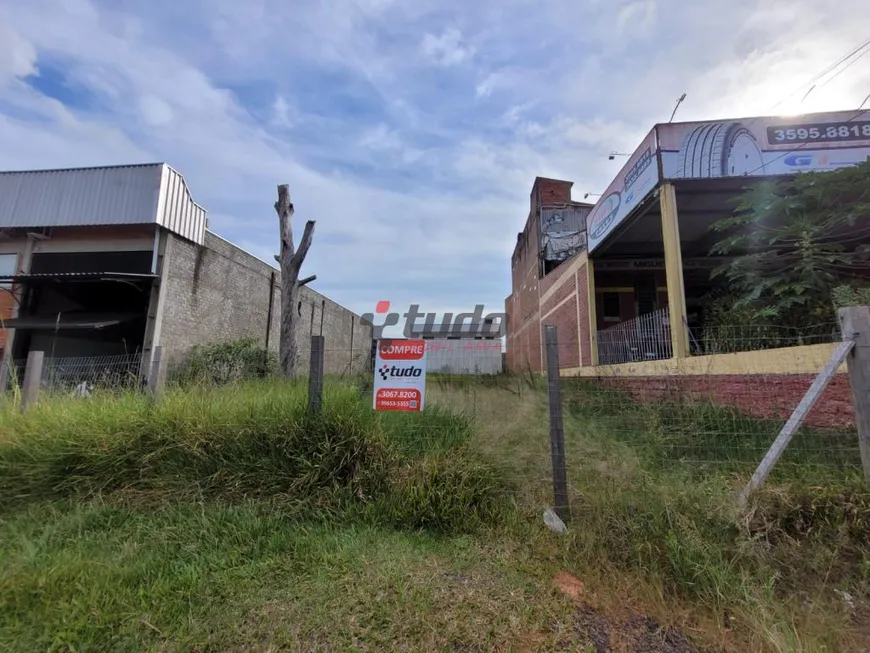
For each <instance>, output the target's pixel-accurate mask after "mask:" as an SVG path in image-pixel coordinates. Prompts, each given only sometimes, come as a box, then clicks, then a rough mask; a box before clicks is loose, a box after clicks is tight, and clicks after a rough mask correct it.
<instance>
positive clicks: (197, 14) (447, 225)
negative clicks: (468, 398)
mask: <svg viewBox="0 0 870 653" xmlns="http://www.w3.org/2000/svg"><path fill="white" fill-rule="evenodd" d="M865 3H866V0H841V2H839V3H837V4H836V5H831V4H830V2H823V1H822V0H792V1H791V2H788V3H784V2H780V3H771V2H763V1H762V0H727V1H724V0H695V2H691V3H688V2H683V1H678V0H586V1H582V0H534V1H526V0H475V1H474V2H468V1H467V0H319V1H318V0H290V1H288V0H283V1H277V0H275V1H273V0H245V1H244V2H239V1H238V0H172V1H169V0H152V1H151V2H148V3H144V2H136V1H134V0H27V1H26V2H23V1H21V0H0V169H4V170H22V169H32V168H62V167H76V166H93V165H116V164H130V163H145V162H155V161H165V162H166V163H169V164H170V165H171V166H173V167H174V168H175V169H176V170H178V171H179V172H180V173H181V174H182V175H184V177H185V179H186V180H187V183H188V187H189V188H190V190H191V193H192V194H193V197H194V199H195V201H197V202H198V203H199V204H201V205H202V206H204V207H205V208H206V209H207V210H208V211H209V215H210V228H211V230H212V231H215V232H217V233H218V234H220V235H221V236H223V237H224V238H227V239H229V240H231V241H232V242H234V243H236V244H238V245H239V246H241V247H243V248H244V249H246V250H248V251H250V252H251V253H253V254H255V255H257V256H259V257H260V258H262V259H264V260H266V261H268V262H270V263H274V260H273V255H274V254H275V253H277V251H278V222H277V217H276V215H275V212H274V209H273V203H274V201H275V199H276V186H277V185H278V184H281V183H287V184H289V185H290V190H291V195H292V199H293V202H294V205H295V207H296V216H295V218H294V226H295V230H296V233H297V234H298V235H301V232H302V228H303V225H304V222H305V220H309V219H310V220H316V223H317V225H316V231H315V236H314V241H313V244H312V247H311V250H310V251H309V255H308V258H307V259H306V261H305V265H304V266H303V270H302V276H308V275H312V274H316V275H317V280H316V281H315V282H314V283H312V284H311V286H312V288H314V289H315V290H317V291H319V292H321V293H323V294H325V295H327V296H328V297H330V298H331V299H333V300H335V301H337V302H339V303H340V304H342V305H344V306H346V307H348V308H350V309H351V310H353V311H355V312H357V313H365V312H371V311H373V310H374V307H375V304H376V302H378V301H381V300H388V301H390V302H391V304H392V308H393V310H395V309H397V308H399V309H404V308H405V307H407V306H408V305H410V304H418V305H419V306H420V309H421V310H422V311H429V312H436V313H443V312H448V311H449V312H454V313H455V312H463V311H470V310H472V309H473V308H474V306H475V305H477V304H483V305H484V307H485V309H486V312H490V311H492V312H500V311H503V310H504V300H505V297H506V296H507V295H508V294H509V293H510V258H511V253H512V251H513V247H514V244H515V243H516V237H517V232H518V231H521V230H522V228H523V225H524V223H525V220H526V218H527V216H528V211H529V193H530V192H531V187H532V183H533V181H534V179H535V177H536V176H544V177H554V178H560V179H567V180H571V181H573V182H574V188H573V192H574V199H575V200H582V198H583V194H584V193H587V192H589V193H601V192H602V191H603V190H604V189H605V188H606V186H607V185H608V183H609V182H610V180H611V179H612V178H613V176H614V175H615V174H616V173H617V172H618V171H619V167H620V165H621V161H620V160H619V159H617V160H615V161H609V160H608V158H607V154H608V153H609V152H610V151H612V150H616V151H618V152H631V151H633V150H634V149H635V147H636V146H637V145H638V144H639V142H640V140H641V139H642V138H643V136H644V135H645V134H646V133H647V132H649V130H650V128H651V127H652V125H653V124H654V123H656V122H665V121H667V120H668V118H669V116H670V113H671V111H672V109H673V107H674V103H675V101H676V99H677V98H678V97H679V96H680V95H681V94H682V93H686V99H685V101H684V102H683V103H682V105H681V106H680V108H679V111H678V114H677V119H678V120H706V119H714V118H729V117H743V116H755V115H769V114H773V115H776V114H779V113H802V112H810V111H826V110H840V109H854V108H857V106H858V105H859V104H860V103H861V101H862V100H863V99H864V98H865V97H866V96H867V95H868V94H870V56H866V57H864V58H861V59H857V60H855V61H854V62H853V64H852V65H851V66H850V67H849V68H848V69H846V70H844V71H843V72H842V73H841V74H837V75H836V76H832V75H828V76H827V77H825V78H822V79H820V80H819V81H818V82H817V83H816V88H815V89H813V91H812V92H811V93H810V94H809V95H808V96H807V97H806V98H803V96H804V94H805V92H806V90H807V88H808V86H807V81H808V80H809V79H811V78H812V77H814V76H815V75H816V74H817V73H819V72H821V71H823V70H824V69H825V68H826V67H828V66H829V65H830V64H832V63H834V62H835V61H836V60H837V59H839V58H840V57H841V56H843V55H845V54H846V53H848V52H849V51H850V50H851V49H852V48H854V47H856V46H857V45H859V44H860V43H861V42H863V41H864V40H866V39H868V38H870V14H868V12H867V11H866V7H865ZM865 54H866V53H865ZM593 199H594V197H593ZM297 239H298V236H297Z"/></svg>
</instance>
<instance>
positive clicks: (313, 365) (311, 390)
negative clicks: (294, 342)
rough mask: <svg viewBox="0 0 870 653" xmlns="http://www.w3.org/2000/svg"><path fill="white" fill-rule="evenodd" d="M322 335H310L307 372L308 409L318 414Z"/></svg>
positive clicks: (319, 405) (321, 390)
mask: <svg viewBox="0 0 870 653" xmlns="http://www.w3.org/2000/svg"><path fill="white" fill-rule="evenodd" d="M323 343H324V338H323V336H311V360H310V366H309V372H308V410H309V412H310V413H311V414H312V415H320V410H321V408H322V405H323V354H324V349H323Z"/></svg>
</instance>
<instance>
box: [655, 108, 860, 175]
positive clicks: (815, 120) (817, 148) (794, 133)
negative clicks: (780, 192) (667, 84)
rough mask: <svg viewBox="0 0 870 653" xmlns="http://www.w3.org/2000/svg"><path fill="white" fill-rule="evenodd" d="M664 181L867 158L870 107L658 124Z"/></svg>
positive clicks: (839, 164) (818, 167) (785, 171)
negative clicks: (861, 109) (794, 114)
mask: <svg viewBox="0 0 870 653" xmlns="http://www.w3.org/2000/svg"><path fill="white" fill-rule="evenodd" d="M658 132H659V151H660V153H661V154H660V156H661V159H662V169H663V172H664V178H665V179H709V178H720V177H747V176H749V177H761V176H769V175H790V174H794V173H796V172H805V171H809V170H814V171H825V170H836V169H837V168H843V167H845V166H853V165H856V164H859V163H863V162H864V161H866V160H867V158H868V157H870V111H841V112H836V113H816V114H809V115H804V116H789V117H758V118H747V119H743V120H724V121H718V122H716V121H714V122H686V123H673V124H668V125H659V126H658Z"/></svg>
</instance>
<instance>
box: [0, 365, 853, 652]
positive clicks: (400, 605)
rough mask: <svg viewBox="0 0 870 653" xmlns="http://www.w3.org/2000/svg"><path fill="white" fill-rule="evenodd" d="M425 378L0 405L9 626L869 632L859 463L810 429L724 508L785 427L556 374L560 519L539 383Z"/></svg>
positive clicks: (558, 637) (389, 639) (777, 638)
mask: <svg viewBox="0 0 870 653" xmlns="http://www.w3.org/2000/svg"><path fill="white" fill-rule="evenodd" d="M429 385H430V394H429V397H430V403H429V404H428V406H427V409H426V411H425V412H424V413H423V414H421V415H380V414H374V413H373V412H372V411H371V410H370V408H369V401H370V400H369V398H368V397H367V396H362V395H364V393H361V392H360V391H359V389H358V387H356V386H354V385H352V384H350V383H346V384H339V383H336V384H333V385H330V386H329V387H328V388H327V396H326V398H325V409H324V414H323V416H322V418H320V419H317V420H313V419H311V418H309V417H308V416H307V415H306V412H305V389H304V387H300V386H296V385H293V384H281V383H251V384H242V385H235V386H227V387H223V388H199V389H189V390H184V391H180V390H179V391H173V392H171V393H169V394H168V395H167V397H166V399H165V401H164V402H162V403H161V404H158V405H152V404H150V403H149V402H148V401H146V400H145V399H144V398H142V397H136V396H106V397H99V396H97V397H94V398H92V399H90V400H81V399H79V400H73V399H56V400H51V401H46V402H44V403H43V404H42V405H41V406H39V407H38V408H37V409H36V410H34V411H32V412H30V413H28V414H27V415H24V416H21V415H18V414H17V413H16V412H15V411H14V407H12V406H6V407H5V408H4V413H3V415H2V416H0V419H2V421H0V649H2V650H10V651H33V650H56V651H85V650H113V651H115V650H118V651H124V650H129V651H139V650H148V649H152V650H160V651H174V650H177V651H182V650H200V651H207V650H208V651H225V650H230V651H235V650H238V651H243V650H244V651H247V650H263V651H267V650H269V651H271V650H383V649H387V648H389V649H396V650H433V651H434V650H481V651H489V650H496V649H498V650H529V651H532V650H534V651H538V650H588V651H604V650H626V651H641V650H642V651H690V650H695V648H698V649H711V650H732V651H746V650H779V651H793V650H807V651H811V650H855V651H858V650H867V648H868V647H870V644H868V642H870V640H868V639H866V637H867V630H866V628H867V624H866V622H865V621H864V619H865V618H866V610H867V608H866V602H865V601H866V597H867V596H868V569H870V562H868V554H867V551H868V549H867V535H868V514H870V513H868V508H867V506H868V503H870V501H868V498H867V495H866V492H865V491H864V489H863V486H862V485H861V483H860V479H859V477H858V475H857V473H856V472H855V466H854V464H852V461H850V460H848V459H845V458H843V457H838V458H836V459H832V458H831V457H830V456H828V457H824V456H822V457H817V458H818V459H812V458H811V457H810V455H811V452H812V450H813V448H812V447H810V446H803V447H797V448H796V451H797V452H798V454H800V455H798V454H795V455H796V456H797V458H796V459H794V460H790V461H785V462H786V463H787V464H784V465H783V466H782V467H781V470H779V471H778V472H777V476H776V477H775V478H774V479H773V482H772V483H771V485H770V486H769V489H768V490H767V491H766V492H764V493H763V494H762V495H761V496H760V497H759V498H758V500H757V502H756V503H755V504H754V506H753V511H752V512H751V513H750V514H749V515H748V516H746V517H744V518H742V519H740V520H737V519H735V515H734V513H733V508H732V507H733V496H732V491H733V490H734V489H735V488H737V487H739V485H740V483H741V481H742V480H744V479H743V476H745V474H746V469H747V468H750V471H751V464H749V461H750V459H754V456H755V449H757V448H758V447H761V446H763V444H764V442H765V441H767V440H769V439H772V433H775V430H776V425H768V424H763V423H757V422H752V421H741V419H742V418H739V416H734V415H730V414H726V413H722V412H721V411H718V409H712V408H709V407H705V408H703V409H702V408H693V407H678V406H664V405H658V406H655V407H640V406H636V405H634V404H632V403H631V402H629V401H627V400H626V399H625V398H624V397H621V396H619V395H614V394H612V393H605V392H603V391H601V390H599V389H597V388H595V387H594V386H571V385H569V386H568V387H566V389H565V394H566V397H565V404H566V406H565V408H566V447H567V450H568V454H569V480H570V482H571V486H572V510H573V515H572V517H573V519H572V524H571V525H572V529H571V531H570V532H569V534H568V535H566V536H562V537H559V536H556V535H553V534H550V533H549V532H548V531H546V530H545V529H544V528H543V527H542V525H541V514H540V513H541V508H542V507H543V506H544V505H546V504H547V503H549V499H550V492H551V489H550V481H549V474H550V472H549V468H550V456H549V442H548V436H547V413H546V398H545V396H544V394H543V389H542V387H538V384H537V383H536V382H535V381H534V380H533V379H522V378H507V379H490V380H474V381H470V380H468V379H433V380H432V381H431V382H430V384H429ZM726 426H728V428H725V427H726ZM729 433H730V436H729ZM738 436H739V437H738ZM747 436H750V437H749V439H747ZM828 436H830V437H838V436H836V434H833V435H832V434H828ZM728 437H731V438H732V440H735V438H736V441H729V440H728V439H727V438H728ZM806 437H809V438H812V437H814V436H813V434H807V435H806ZM816 449H817V448H816ZM844 450H845V449H844ZM800 452H803V453H802V454H801V453H800ZM726 454H727V455H726ZM704 459H709V460H708V462H707V463H704V464H702V463H701V462H700V461H702V460H704ZM680 461H683V462H680ZM843 592H847V593H848V594H843Z"/></svg>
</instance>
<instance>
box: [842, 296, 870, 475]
mask: <svg viewBox="0 0 870 653" xmlns="http://www.w3.org/2000/svg"><path fill="white" fill-rule="evenodd" d="M838 313H839V317H840V325H841V326H842V329H843V338H854V340H855V346H854V347H853V348H852V351H851V352H850V354H849V356H848V357H847V358H846V368H847V369H848V371H849V385H850V386H852V405H853V406H854V407H855V426H856V427H857V428H858V447H859V449H860V451H861V466H862V467H863V468H864V479H865V480H866V481H867V483H870V306H850V307H848V308H841V309H840V310H839V311H838Z"/></svg>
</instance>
